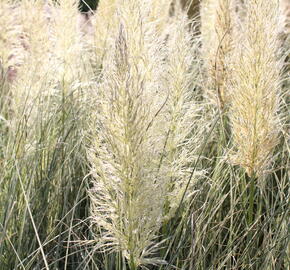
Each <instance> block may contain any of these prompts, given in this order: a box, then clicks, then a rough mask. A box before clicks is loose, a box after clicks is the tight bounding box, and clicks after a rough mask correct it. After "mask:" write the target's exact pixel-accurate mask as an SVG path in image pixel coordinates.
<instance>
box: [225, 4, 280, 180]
mask: <svg viewBox="0 0 290 270" xmlns="http://www.w3.org/2000/svg"><path fill="white" fill-rule="evenodd" d="M246 11H247V17H246V18H245V25H244V29H243V32H242V37H241V40H240V42H239V40H236V41H237V42H238V44H236V48H237V49H236V51H235V56H234V59H235V66H234V72H233V77H232V79H233V84H232V91H233V95H232V96H233V98H232V104H231V112H230V119H231V123H232V131H233V139H234V146H235V155H234V161H235V163H236V164H239V165H241V166H242V167H244V168H245V170H246V171H247V173H248V175H249V176H261V175H263V174H264V173H265V172H266V171H267V169H269V168H270V164H271V161H272V159H273V155H272V154H273V149H274V147H275V145H276V144H277V142H278V134H279V116H278V108H279V94H280V71H281V70H280V68H281V61H280V60H279V55H278V52H279V39H278V34H279V6H278V1H276V0H270V1H267V3H265V1H263V0H249V1H248V2H247V3H246Z"/></svg>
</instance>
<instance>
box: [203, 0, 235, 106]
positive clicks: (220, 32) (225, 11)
mask: <svg viewBox="0 0 290 270" xmlns="http://www.w3.org/2000/svg"><path fill="white" fill-rule="evenodd" d="M233 14H234V3H233V0H203V1H202V3H201V39H202V56H203V60H204V67H205V80H206V81H207V87H206V88H207V89H206V95H207V96H208V98H210V99H211V100H212V102H213V103H215V104H217V105H218V106H219V107H220V108H223V107H224V106H226V105H228V104H229V100H230V89H227V87H228V80H229V77H230V76H231V74H230V70H231V53H232V49H233V44H232V43H233V40H232V39H233V37H232V30H233V24H234V20H233V18H234V17H233Z"/></svg>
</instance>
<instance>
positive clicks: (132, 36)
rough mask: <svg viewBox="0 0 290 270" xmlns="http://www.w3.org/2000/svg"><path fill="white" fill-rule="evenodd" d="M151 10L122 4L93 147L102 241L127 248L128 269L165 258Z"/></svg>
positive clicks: (94, 211)
mask: <svg viewBox="0 0 290 270" xmlns="http://www.w3.org/2000/svg"><path fill="white" fill-rule="evenodd" d="M147 11H148V6H147V4H146V3H143V1H136V0H129V1H128V0H126V1H123V2H122V3H121V4H120V6H118V13H119V16H120V17H119V19H120V23H119V30H118V34H117V36H116V37H115V40H116V41H115V47H114V48H112V50H111V51H110V52H108V54H107V57H106V60H105V64H104V66H103V72H102V75H103V76H102V78H103V82H101V83H100V85H99V92H98V97H97V98H98V100H99V105H98V111H97V112H96V117H97V119H96V123H97V126H95V127H94V129H95V135H94V139H93V147H92V151H91V154H90V160H91V164H92V174H93V178H94V179H93V188H92V189H91V190H90V198H91V203H92V206H91V215H92V221H93V223H94V224H95V225H96V226H98V227H99V229H100V230H99V231H100V232H98V231H97V232H96V238H97V239H98V241H99V242H98V243H99V244H100V248H104V249H105V250H115V251H118V252H121V253H122V256H123V257H125V258H126V259H127V261H128V264H129V266H130V269H136V268H137V267H138V266H139V265H146V264H156V263H160V262H161V261H160V260H159V259H158V258H154V252H155V251H156V249H157V247H158V242H157V243H155V238H156V233H157V231H158V229H159V228H160V224H161V217H162V211H163V183H162V181H160V179H159V178H158V177H157V174H156V170H155V169H154V164H152V152H151V149H152V148H154V147H152V144H154V141H152V140H151V138H150V136H149V133H148V128H149V126H150V121H151V119H152V118H151V114H152V112H151V109H152V102H151V101H152V98H153V95H152V92H151V91H152V89H154V85H153V88H152V87H151V86H152V82H153V81H154V77H152V76H153V75H154V72H152V68H153V67H154V61H152V58H151V57H152V54H151V52H152V51H151V47H152V46H153V47H154V46H155V44H154V43H149V44H148V42H147V41H149V40H151V41H152V39H151V38H149V36H148V32H147V25H146V19H145V18H146V16H147V14H148V13H147ZM151 41H150V42H151ZM153 51H154V50H153ZM156 59H158V57H157V58H156ZM98 234H99V235H98Z"/></svg>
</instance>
